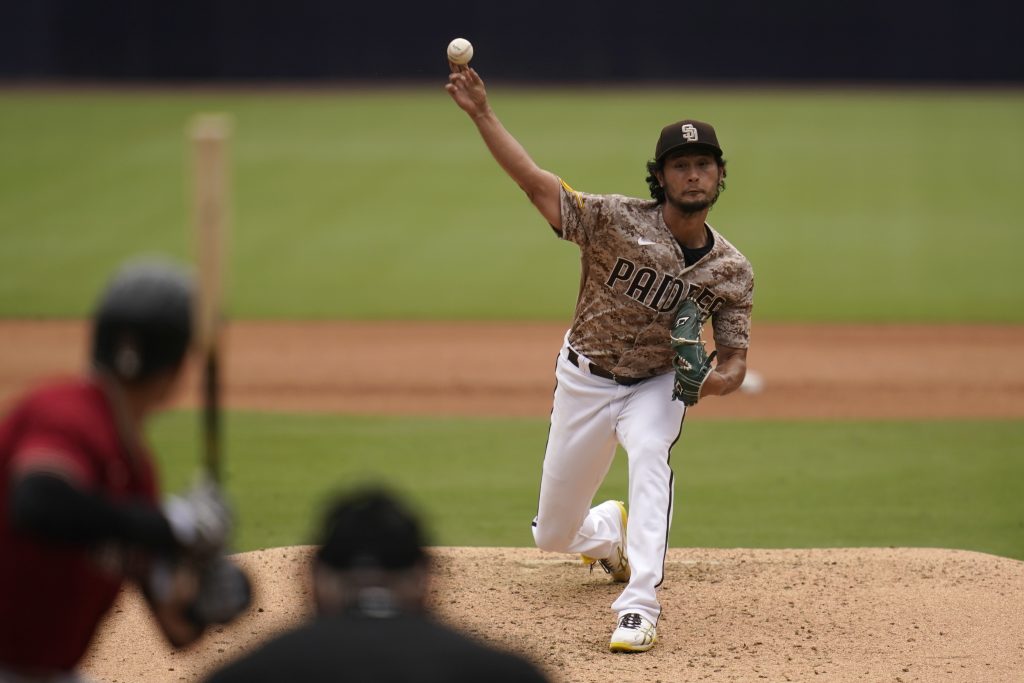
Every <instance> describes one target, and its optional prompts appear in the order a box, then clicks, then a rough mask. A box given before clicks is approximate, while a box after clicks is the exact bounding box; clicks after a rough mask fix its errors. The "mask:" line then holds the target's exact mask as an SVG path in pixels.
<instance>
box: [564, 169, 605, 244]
mask: <svg viewBox="0 0 1024 683" xmlns="http://www.w3.org/2000/svg"><path fill="white" fill-rule="evenodd" d="M558 182H560V183H561V184H562V194H561V202H562V207H561V215H562V231H561V234H560V236H561V237H562V239H565V240H569V241H570V242H574V243H576V244H578V245H580V246H581V247H582V246H583V245H585V244H586V243H587V242H589V241H590V240H591V239H592V238H593V234H594V228H595V225H597V224H598V219H599V217H600V216H601V214H602V204H603V197H602V196H601V195H595V194H587V193H585V192H577V191H576V190H574V189H572V187H570V186H569V184H568V183H567V182H565V181H564V180H562V179H561V178H559V179H558Z"/></svg>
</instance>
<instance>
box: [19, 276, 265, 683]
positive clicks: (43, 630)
mask: <svg viewBox="0 0 1024 683" xmlns="http://www.w3.org/2000/svg"><path fill="white" fill-rule="evenodd" d="M191 302H192V284H191V281H190V279H189V278H188V277H187V276H186V275H185V274H184V273H183V272H182V271H181V270H179V269H178V268H176V267H175V266H173V265H172V264H170V263H167V262H162V261H153V262H134V263H129V264H128V265H126V266H125V267H124V268H122V270H120V271H119V272H118V273H117V274H116V275H115V277H114V278H113V279H112V281H111V282H110V284H109V285H108V287H107V289H106V290H105V292H104V293H103V295H102V296H101V298H100V301H99V303H98V307H97V309H96V311H95V315H94V319H93V328H92V353H91V361H92V363H91V368H90V369H89V370H88V372H86V373H84V374H83V375H82V376H80V377H74V378H68V379H63V380H59V381H54V382H52V383H50V384H47V385H44V386H41V387H39V388H36V389H35V390H33V391H30V392H29V393H28V394H27V395H25V396H24V397H22V398H21V399H20V400H19V401H18V402H17V403H15V405H14V406H13V408H12V409H11V410H10V412H9V413H8V414H7V415H5V416H3V418H2V421H0V683H9V682H17V683H25V682H42V681H47V682H48V683H55V682H60V683H64V682H69V683H70V682H73V681H78V680H80V679H79V677H78V676H77V675H76V674H75V672H74V668H75V666H76V665H77V663H78V662H79V660H80V659H81V657H82V655H83V653H84V652H85V651H86V648H87V647H88V645H89V642H90V641H91V639H92V636H93V634H94V632H95V631H96V627H97V624H98V623H99V621H100V618H101V617H102V616H103V615H104V613H105V612H106V611H107V609H108V608H109V607H110V605H111V604H112V603H113V601H114V599H115V597H116V595H117V593H118V590H119V589H120V587H121V584H122V582H123V580H124V579H126V578H127V579H131V580H133V581H136V582H137V583H138V584H139V585H140V587H141V588H142V592H143V594H144V595H145V597H146V599H147V601H148V603H149V605H150V607H151V610H152V613H153V615H154V616H155V618H156V621H157V622H158V623H159V625H160V627H161V629H162V631H163V632H164V633H165V635H166V636H167V638H168V640H169V641H170V642H171V643H172V644H174V645H176V646H180V645H185V644H188V643H190V642H192V641H194V640H196V639H197V638H198V637H199V636H200V635H201V634H202V632H203V630H204V628H205V627H206V626H207V625H209V624H212V623H225V622H227V621H229V620H231V619H232V618H233V617H234V616H236V615H237V614H238V613H239V612H240V611H241V610H243V609H244V608H245V607H246V606H247V604H248V602H249V595H250V591H249V583H248V580H247V579H246V577H245V575H244V574H243V573H242V572H241V571H240V570H239V569H238V568H237V567H235V566H234V565H233V564H232V563H231V562H230V561H229V560H227V559H226V557H225V555H224V552H223V548H224V543H225V541H226V539H227V537H228V534H229V532H230V527H231V522H230V515H229V513H228V509H227V507H226V505H225V504H224V501H223V499H222V497H221V495H220V493H219V491H218V489H217V487H216V486H215V485H213V484H212V483H208V482H203V483H200V484H199V485H197V486H196V487H195V488H193V489H192V490H191V491H189V492H188V493H187V494H186V495H183V496H180V497H171V498H169V499H168V500H167V501H165V502H163V503H162V504H161V502H160V499H159V485H158V480H157V473H156V471H155V464H154V460H153V457H152V455H151V453H150V451H149V448H148V446H147V445H146V441H145V436H144V434H143V428H144V425H145V422H146V420H147V418H148V417H149V416H150V415H152V414H153V413H154V412H155V411H156V410H157V409H158V408H160V407H161V406H163V405H164V404H166V402H167V401H168V399H169V398H171V396H172V395H173V393H174V391H175V388H176V386H177V384H178V382H179V379H180V376H181V370H182V366H183V364H184V360H185V356H186V353H187V350H188V347H189V342H190V338H191V330H192V310H191Z"/></svg>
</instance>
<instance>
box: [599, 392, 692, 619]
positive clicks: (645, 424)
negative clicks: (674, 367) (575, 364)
mask: <svg viewBox="0 0 1024 683" xmlns="http://www.w3.org/2000/svg"><path fill="white" fill-rule="evenodd" d="M685 411H686V407H685V406H684V405H683V404H682V403H681V402H679V401H673V400H672V375H671V374H668V375H662V376H660V377H654V378H652V379H650V380H648V381H646V382H643V383H642V384H640V385H638V386H637V390H636V391H635V392H634V393H633V394H632V395H631V396H630V397H629V399H628V400H627V403H626V405H625V406H624V407H623V410H622V412H621V413H620V414H619V421H618V425H617V429H616V430H617V433H618V436H619V441H620V442H621V443H622V446H623V448H624V449H625V450H626V455H627V457H628V462H629V525H628V529H627V539H628V548H627V555H628V557H629V563H630V567H631V569H632V576H631V577H630V581H629V584H628V585H627V586H626V589H625V590H624V591H623V592H622V594H621V595H620V596H619V597H618V599H617V600H615V602H614V603H613V604H612V609H613V610H614V611H615V612H616V613H617V614H618V615H619V617H622V616H624V615H626V614H629V613H638V614H640V615H641V616H643V617H644V618H646V619H647V620H649V621H650V622H651V623H652V624H655V625H656V624H657V623H658V617H659V616H660V615H661V605H660V603H659V602H658V598H657V595H656V589H657V587H658V586H660V585H661V582H662V580H663V579H664V575H665V554H666V552H667V551H668V533H669V529H670V527H671V523H672V503H673V486H674V481H673V473H672V468H671V466H670V463H669V458H670V452H671V449H672V446H673V445H675V443H676V441H677V440H678V438H679V435H680V432H681V429H682V422H683V417H684V415H685Z"/></svg>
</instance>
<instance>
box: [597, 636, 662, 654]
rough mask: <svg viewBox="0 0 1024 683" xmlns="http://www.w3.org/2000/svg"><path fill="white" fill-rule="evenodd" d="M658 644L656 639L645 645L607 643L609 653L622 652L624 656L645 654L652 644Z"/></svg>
mask: <svg viewBox="0 0 1024 683" xmlns="http://www.w3.org/2000/svg"><path fill="white" fill-rule="evenodd" d="M657 642H658V639H657V637H655V639H654V640H652V641H651V642H650V643H648V644H647V645H633V644H632V643H609V644H608V650H609V651H611V652H622V653H626V654H635V653H637V652H647V651H648V650H650V649H651V648H652V647H654V644H655V643H657Z"/></svg>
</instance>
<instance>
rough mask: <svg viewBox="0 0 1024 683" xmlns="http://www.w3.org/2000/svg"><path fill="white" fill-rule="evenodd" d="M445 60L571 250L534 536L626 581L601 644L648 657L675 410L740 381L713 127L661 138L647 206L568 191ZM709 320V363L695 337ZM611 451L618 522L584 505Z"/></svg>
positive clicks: (608, 507)
mask: <svg viewBox="0 0 1024 683" xmlns="http://www.w3.org/2000/svg"><path fill="white" fill-rule="evenodd" d="M449 66H450V68H451V74H450V75H449V82H448V84H447V85H446V89H447V91H448V93H449V95H451V97H452V99H453V100H454V101H455V103H456V104H457V105H458V106H459V107H460V108H461V109H462V110H463V111H465V112H466V113H467V114H468V115H469V117H470V118H471V119H472V121H473V123H474V124H475V125H476V127H477V130H478V131H479V133H480V135H481V136H482V137H483V140H484V142H485V143H486V145H487V147H488V149H489V150H490V152H491V154H492V155H493V156H494V158H495V160H496V161H497V162H498V164H499V165H500V166H501V167H502V168H503V169H504V170H505V172H506V173H508V175H509V176H511V177H512V179H513V180H514V181H515V182H516V183H517V184H518V185H519V187H520V188H522V190H523V191H524V192H525V193H526V195H527V197H529V199H530V201H531V202H532V203H533V205H534V206H535V207H536V208H537V210H538V211H539V212H540V213H541V215H542V216H543V217H544V219H545V220H546V221H547V222H548V224H549V225H550V226H551V227H552V228H553V229H554V231H555V234H556V235H557V236H558V237H560V238H562V239H565V240H569V241H571V242H573V243H575V244H576V245H577V246H578V247H579V249H580V251H581V254H582V261H581V263H582V277H581V283H580V292H579V298H578V302H577V305H576V312H575V316H574V318H573V321H572V326H571V327H570V329H569V331H568V332H567V334H566V336H565V342H564V344H563V346H562V349H561V351H560V353H559V358H558V363H557V366H556V371H555V379H556V382H557V383H556V389H555V395H554V406H553V409H552V412H551V428H550V432H549V437H548V443H547V450H546V452H545V455H544V465H543V472H542V475H541V484H540V499H539V504H538V510H537V516H536V518H535V519H534V522H533V534H534V539H535V541H536V543H537V546H538V547H539V548H541V549H543V550H548V551H554V552H569V553H579V554H580V555H581V556H582V557H583V561H584V562H585V563H587V564H589V565H590V566H591V568H593V566H594V565H599V566H600V567H602V568H603V569H604V570H605V571H606V572H607V573H608V574H610V575H611V577H612V579H613V580H614V581H618V582H622V583H625V584H626V587H625V589H624V590H623V591H622V593H621V595H619V597H618V599H616V600H615V602H614V603H613V604H612V610H613V611H614V612H615V613H616V615H617V621H616V627H615V629H614V631H613V633H612V636H611V641H610V644H609V648H610V649H611V651H612V652H644V651H646V650H649V649H650V648H651V647H653V646H654V643H655V642H656V640H657V630H656V629H657V624H658V618H659V617H660V616H661V606H660V604H659V602H658V597H657V588H658V587H659V586H660V585H661V583H662V580H663V578H664V565H665V554H666V552H667V549H668V535H669V528H670V525H671V521H672V502H673V473H672V468H671V466H670V459H671V454H672V448H673V446H675V444H676V442H677V441H678V440H679V436H680V434H681V432H682V424H683V418H684V416H685V414H686V408H687V406H691V405H694V404H696V403H697V402H698V401H699V400H701V399H702V398H703V397H705V396H713V395H722V394H728V393H730V392H732V391H735V390H736V389H737V388H739V386H740V384H741V383H742V381H743V377H744V375H745V374H746V356H747V347H748V345H749V336H750V313H751V309H752V305H753V289H754V276H753V270H752V269H751V266H750V263H749V261H748V260H747V259H746V258H745V257H744V256H743V254H741V253H740V252H739V251H738V250H737V249H736V248H735V247H734V246H733V245H732V244H730V243H729V242H728V241H727V240H726V239H725V237H723V236H722V235H721V234H720V233H719V232H717V231H716V230H715V229H714V228H712V227H711V226H710V225H708V224H707V222H706V219H707V215H708V212H709V211H710V209H711V207H712V205H713V204H714V203H715V201H716V200H717V199H718V197H719V194H720V192H721V191H722V190H723V189H724V188H725V182H724V181H725V175H726V171H725V166H726V163H725V159H723V157H722V148H721V146H720V145H719V143H718V137H717V134H716V132H715V130H714V128H713V127H712V126H711V125H709V124H707V123H704V122H701V121H696V120H685V121H679V122H677V123H673V124H671V125H668V126H665V128H664V129H663V130H662V131H661V135H660V136H659V138H658V141H657V145H656V147H655V156H654V159H653V160H652V161H650V162H648V164H647V170H648V173H649V176H648V178H647V182H648V185H649V187H650V192H651V196H652V199H651V200H645V199H635V198H631V197H624V196H621V195H595V194H587V193H584V192H578V191H576V190H574V189H573V188H572V187H570V186H569V184H568V183H566V182H565V181H564V180H562V179H561V178H559V177H558V176H556V175H554V174H552V173H550V172H548V171H546V170H544V169H542V168H540V167H538V166H537V164H536V163H535V162H534V161H533V160H532V159H531V158H530V156H529V155H528V154H527V152H526V150H525V149H523V147H522V146H521V145H520V144H519V142H518V141H516V139H515V138H513V137H512V135H511V134H510V133H509V132H508V131H507V130H506V129H505V128H504V126H503V125H502V124H501V122H500V121H499V120H498V117H497V116H496V115H495V113H494V111H493V110H492V109H491V107H490V105H489V103H488V100H487V93H486V91H485V88H484V83H483V80H482V79H481V78H480V76H479V74H478V73H477V72H476V70H475V69H473V68H470V67H468V66H465V65H462V66H460V65H456V64H451V63H449ZM709 319H710V320H711V325H712V328H713V330H714V340H715V346H716V350H715V352H714V353H712V354H711V355H708V354H707V353H706V352H705V348H704V343H703V341H702V339H701V328H702V325H703V323H704V322H706V321H707V320H709ZM716 354H717V356H716ZM716 358H717V363H715V362H714V361H715V360H716ZM617 443H618V444H622V446H623V448H624V450H625V451H626V453H627V456H628V469H629V514H628V517H627V510H626V506H625V504H623V503H622V502H619V501H605V502H603V503H600V504H599V505H597V506H595V507H591V505H592V504H593V497H594V495H595V493H596V492H597V490H598V487H599V486H600V485H601V482H602V480H603V479H604V477H605V475H606V474H607V473H608V469H609V467H610V466H611V463H612V459H613V457H614V455H615V447H616V444H617Z"/></svg>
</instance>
